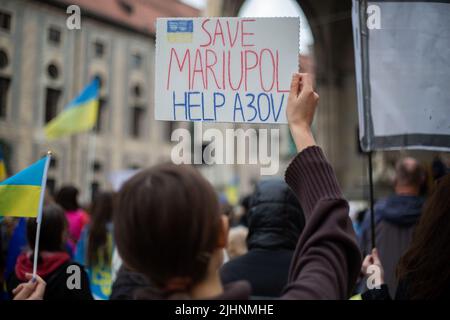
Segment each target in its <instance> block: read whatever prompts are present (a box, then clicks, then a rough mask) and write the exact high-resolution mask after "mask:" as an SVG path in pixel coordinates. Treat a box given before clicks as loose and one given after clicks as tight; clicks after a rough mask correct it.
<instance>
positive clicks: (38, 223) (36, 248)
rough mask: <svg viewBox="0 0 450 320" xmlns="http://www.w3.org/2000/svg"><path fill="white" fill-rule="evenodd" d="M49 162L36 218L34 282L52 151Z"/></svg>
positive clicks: (48, 154) (46, 165)
mask: <svg viewBox="0 0 450 320" xmlns="http://www.w3.org/2000/svg"><path fill="white" fill-rule="evenodd" d="M46 157H47V161H46V162H45V167H44V173H43V175H42V181H41V196H40V198H39V210H38V216H37V218H36V223H37V225H36V239H35V241H34V256H33V278H32V279H33V281H35V280H36V272H37V262H38V261H37V260H38V254H39V238H40V236H41V222H42V208H43V206H44V197H45V186H46V184H47V172H48V167H49V164H50V159H51V157H52V153H51V151H48V152H47V156H46Z"/></svg>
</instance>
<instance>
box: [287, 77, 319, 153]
mask: <svg viewBox="0 0 450 320" xmlns="http://www.w3.org/2000/svg"><path fill="white" fill-rule="evenodd" d="M318 102H319V95H318V94H317V93H316V92H314V89H313V83H312V78H311V75H309V74H306V73H296V74H294V75H293V76H292V81H291V89H290V92H289V98H288V103H287V110H286V113H287V119H288V123H289V128H290V130H291V134H292V138H293V139H294V142H295V145H296V146H297V151H298V152H300V151H302V150H303V149H305V148H307V147H309V146H313V145H315V144H316V142H315V141H314V137H313V135H312V133H311V125H312V122H313V119H314V113H315V112H316V108H317V103H318Z"/></svg>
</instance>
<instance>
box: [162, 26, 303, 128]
mask: <svg viewBox="0 0 450 320" xmlns="http://www.w3.org/2000/svg"><path fill="white" fill-rule="evenodd" d="M156 24H157V25H156V30H157V31H156V67H155V73H156V82H155V118H156V120H169V121H210V122H241V123H286V104H287V98H288V94H289V84H290V79H291V75H292V73H294V72H296V71H297V70H298V54H299V36H300V20H299V18H158V19H157V22H156Z"/></svg>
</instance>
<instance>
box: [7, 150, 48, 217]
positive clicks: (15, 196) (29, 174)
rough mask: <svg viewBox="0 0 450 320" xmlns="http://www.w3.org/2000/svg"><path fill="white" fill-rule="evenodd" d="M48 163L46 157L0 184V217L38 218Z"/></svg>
mask: <svg viewBox="0 0 450 320" xmlns="http://www.w3.org/2000/svg"><path fill="white" fill-rule="evenodd" d="M49 163H50V155H47V156H46V157H44V158H42V159H41V160H39V161H37V162H35V163H34V164H32V165H31V166H29V167H28V168H26V169H24V170H22V171H20V172H19V173H17V174H15V175H14V176H12V177H9V178H8V179H6V180H4V181H2V182H0V216H9V217H38V218H39V215H40V212H41V207H42V203H43V200H44V192H45V184H46V182H47V169H48V165H49Z"/></svg>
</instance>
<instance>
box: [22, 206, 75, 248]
mask: <svg viewBox="0 0 450 320" xmlns="http://www.w3.org/2000/svg"><path fill="white" fill-rule="evenodd" d="M36 227H37V224H36V219H28V221H27V239H28V244H29V246H30V247H31V248H34V244H35V241H36ZM66 228H67V219H66V216H65V215H64V210H63V209H62V208H61V207H60V206H59V205H57V204H55V203H51V204H48V205H46V206H44V208H43V209H42V222H41V232H40V237H39V251H52V252H56V251H64V237H63V235H64V232H66Z"/></svg>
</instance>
